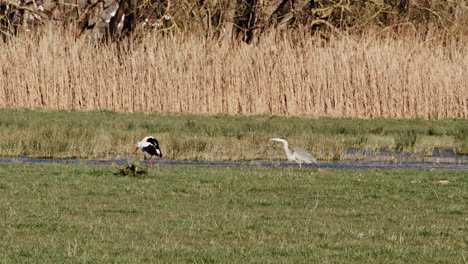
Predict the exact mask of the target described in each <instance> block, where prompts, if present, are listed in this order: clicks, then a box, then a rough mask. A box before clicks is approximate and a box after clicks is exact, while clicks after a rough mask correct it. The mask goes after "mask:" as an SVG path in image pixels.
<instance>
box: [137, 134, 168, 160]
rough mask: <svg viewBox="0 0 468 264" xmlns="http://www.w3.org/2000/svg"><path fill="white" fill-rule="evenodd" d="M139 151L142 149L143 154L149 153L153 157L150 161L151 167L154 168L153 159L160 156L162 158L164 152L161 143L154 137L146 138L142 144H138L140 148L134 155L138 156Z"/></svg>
mask: <svg viewBox="0 0 468 264" xmlns="http://www.w3.org/2000/svg"><path fill="white" fill-rule="evenodd" d="M138 149H140V150H141V151H142V152H143V153H147V154H149V155H150V156H151V159H150V167H153V158H154V156H159V157H160V158H162V152H161V149H160V148H159V142H158V140H157V139H155V138H154V137H151V136H149V137H145V138H144V139H142V140H141V141H140V142H138V146H137V147H136V148H135V151H133V154H135V155H136V153H137V151H138Z"/></svg>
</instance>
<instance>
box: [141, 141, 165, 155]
mask: <svg viewBox="0 0 468 264" xmlns="http://www.w3.org/2000/svg"><path fill="white" fill-rule="evenodd" d="M142 150H143V151H144V152H146V153H148V154H150V155H151V156H159V157H161V158H162V152H161V150H160V149H159V146H155V145H153V144H148V146H146V147H143V149H142Z"/></svg>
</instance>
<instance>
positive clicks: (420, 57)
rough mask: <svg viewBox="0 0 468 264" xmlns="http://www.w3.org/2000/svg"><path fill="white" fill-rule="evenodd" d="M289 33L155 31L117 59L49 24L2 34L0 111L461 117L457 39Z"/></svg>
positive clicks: (464, 56) (110, 50)
mask: <svg viewBox="0 0 468 264" xmlns="http://www.w3.org/2000/svg"><path fill="white" fill-rule="evenodd" d="M292 39H293V38H291V37H290V36H284V37H282V38H278V37H277V36H276V37H275V36H273V35H271V36H264V37H263V39H262V41H261V42H260V43H258V44H256V45H247V44H242V43H241V44H239V45H234V46H233V45H230V44H228V43H211V42H207V41H206V40H204V39H201V38H196V37H155V36H153V37H150V38H147V39H145V40H143V42H142V43H140V44H138V45H134V46H133V47H132V48H131V49H129V50H131V52H127V53H125V54H124V55H121V56H118V52H117V49H116V48H115V46H112V47H109V46H103V47H95V46H94V45H93V44H92V43H90V42H88V41H86V40H84V39H79V40H75V39H74V38H72V37H71V36H69V35H67V34H61V33H60V34H59V33H54V32H53V31H49V32H47V33H46V34H44V35H43V36H42V37H40V38H39V39H33V38H28V37H21V38H17V39H12V40H10V41H8V42H0V61H1V63H0V107H2V108H45V109H109V110H115V111H122V112H135V111H149V112H153V111H156V112H176V113H228V114H263V113H267V114H285V115H308V116H337V117H359V118H373V117H389V118H418V117H422V118H443V117H449V118H462V119H466V118H468V91H467V90H468V88H467V84H466V83H467V77H466V76H468V48H467V45H466V44H467V43H466V41H464V40H463V39H462V40H458V41H455V40H448V41H447V40H445V41H441V40H437V39H435V38H432V39H426V40H422V39H420V38H417V37H411V36H406V37H401V38H399V39H395V38H390V37H389V38H382V37H379V38H375V37H374V36H373V35H372V34H367V35H364V36H361V37H356V36H345V37H343V36H342V37H340V38H336V39H332V40H329V41H328V42H324V41H321V40H319V39H317V38H314V37H304V38H302V39H301V40H299V41H297V40H296V41H292ZM465 40H466V39H465Z"/></svg>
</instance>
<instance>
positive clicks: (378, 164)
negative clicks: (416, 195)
mask: <svg viewBox="0 0 468 264" xmlns="http://www.w3.org/2000/svg"><path fill="white" fill-rule="evenodd" d="M127 161H129V160H123V159H119V160H82V159H33V158H29V157H20V158H0V162H2V163H30V164H88V165H112V164H116V165H123V164H125V162H127ZM143 163H144V164H148V161H143ZM153 165H155V166H158V165H161V166H216V167H244V166H251V167H266V168H275V167H282V168H285V167H299V166H298V165H297V164H294V163H286V162H267V161H252V162H234V161H179V160H164V159H159V160H154V161H153ZM302 168H329V169H348V170H361V169H420V170H468V160H466V159H454V162H435V161H403V160H400V161H398V160H396V161H395V160H394V161H380V160H377V161H376V160H342V161H330V162H319V163H318V164H304V165H302Z"/></svg>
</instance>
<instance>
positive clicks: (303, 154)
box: [271, 137, 317, 168]
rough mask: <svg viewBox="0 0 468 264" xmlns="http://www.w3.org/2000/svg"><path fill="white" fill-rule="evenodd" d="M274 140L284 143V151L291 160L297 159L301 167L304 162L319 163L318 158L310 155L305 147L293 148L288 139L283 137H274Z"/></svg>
mask: <svg viewBox="0 0 468 264" xmlns="http://www.w3.org/2000/svg"><path fill="white" fill-rule="evenodd" d="M271 140H273V141H278V142H282V143H283V147H284V151H285V152H286V155H287V156H288V160H289V161H295V162H297V163H298V164H299V168H302V163H306V164H312V163H313V164H317V160H316V159H315V158H314V157H312V155H310V153H309V152H307V150H305V149H301V148H293V149H292V150H290V149H289V144H288V141H287V140H286V139H284V138H282V137H280V138H272V139H271Z"/></svg>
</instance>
